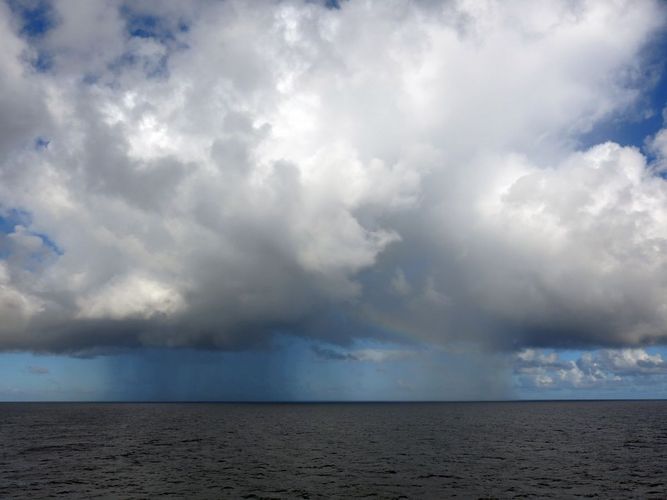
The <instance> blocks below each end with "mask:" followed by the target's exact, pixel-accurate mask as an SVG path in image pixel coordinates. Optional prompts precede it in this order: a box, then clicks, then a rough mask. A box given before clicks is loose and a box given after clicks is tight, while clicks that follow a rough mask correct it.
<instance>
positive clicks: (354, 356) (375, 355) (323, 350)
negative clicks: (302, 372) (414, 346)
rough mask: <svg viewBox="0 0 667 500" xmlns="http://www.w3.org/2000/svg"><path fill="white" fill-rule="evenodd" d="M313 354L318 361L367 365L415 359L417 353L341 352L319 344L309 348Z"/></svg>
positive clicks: (375, 350) (398, 351) (385, 351)
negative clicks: (363, 362) (350, 362)
mask: <svg viewBox="0 0 667 500" xmlns="http://www.w3.org/2000/svg"><path fill="white" fill-rule="evenodd" d="M311 350H312V351H313V353H314V354H315V355H316V356H317V357H318V358H320V359H323V360H327V361H365V362H369V363H384V362H387V361H397V360H400V359H407V358H412V357H415V356H416V355H417V354H418V353H417V351H414V350H407V349H370V348H369V349H356V350H352V351H341V350H339V349H332V348H329V347H323V346H321V345H319V344H315V345H313V346H311Z"/></svg>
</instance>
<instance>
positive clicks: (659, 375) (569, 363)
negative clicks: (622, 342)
mask: <svg viewBox="0 0 667 500" xmlns="http://www.w3.org/2000/svg"><path fill="white" fill-rule="evenodd" d="M514 372H515V375H516V376H517V377H518V378H519V385H522V386H524V387H529V388H530V387H539V388H549V389H559V388H561V389H562V388H577V389H581V388H601V387H602V388H605V387H606V388H609V387H619V386H621V387H622V386H628V385H632V384H633V383H636V382H638V381H641V382H642V384H643V385H646V384H650V383H658V382H664V381H666V380H667V362H666V361H665V360H664V359H663V358H662V355H660V354H649V353H648V352H646V350H644V349H640V348H634V349H602V350H599V351H593V352H586V353H583V354H581V355H580V356H579V358H577V359H575V360H563V359H561V356H560V355H558V354H557V353H555V352H550V353H545V352H542V351H536V350H533V349H527V350H523V351H521V352H519V353H517V355H516V357H515V361H514Z"/></svg>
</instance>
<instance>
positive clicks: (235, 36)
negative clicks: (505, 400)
mask: <svg viewBox="0 0 667 500" xmlns="http://www.w3.org/2000/svg"><path fill="white" fill-rule="evenodd" d="M338 7H339V8H335V9H331V8H326V6H324V5H322V4H319V3H308V2H296V1H294V2H289V1H286V2H260V3H256V4H253V5H252V6H250V5H249V4H248V3H245V2H235V1H229V2H218V3H209V2H187V3H184V2H142V3H141V4H140V5H137V6H132V7H128V6H127V5H126V4H125V3H122V2H103V3H102V2H74V1H71V0H61V1H58V2H54V3H53V5H52V8H50V9H49V19H51V20H52V22H49V24H48V29H47V28H45V29H44V30H43V32H42V33H40V35H39V36H32V35H30V34H29V33H26V32H24V31H22V30H23V28H22V26H23V24H22V23H23V21H22V20H21V19H19V17H20V13H17V12H16V11H13V10H11V9H9V8H8V7H7V6H6V5H4V4H3V5H2V6H0V22H1V23H2V25H3V29H2V30H0V42H1V43H2V46H3V48H4V50H3V52H2V54H0V82H1V83H2V86H3V87H2V88H3V92H2V96H0V117H2V118H0V132H3V133H0V154H1V155H2V157H1V161H2V163H1V164H0V216H2V217H3V220H5V219H7V218H8V217H9V214H11V213H19V212H20V213H25V214H28V217H27V218H26V219H25V220H24V221H22V222H20V223H16V224H13V225H12V227H9V226H7V227H5V226H4V225H3V226H2V229H1V230H2V234H1V235H0V317H1V318H2V322H1V324H0V349H5V350H13V349H18V350H33V351H42V352H46V351H50V352H69V353H78V354H80V355H84V354H85V353H98V352H104V351H105V350H113V349H125V348H133V347H137V346H146V345H149V346H167V347H186V346H190V347H197V348H202V349H224V350H234V349H245V348H259V347H267V346H270V338H271V336H272V335H273V334H274V333H275V332H281V331H282V332H284V331H289V332H291V333H294V334H296V335H300V336H303V337H308V338H309V339H313V340H314V341H322V342H324V343H327V344H328V345H333V346H341V347H340V350H337V349H338V347H335V348H328V347H326V348H325V347H318V348H314V349H315V351H314V352H315V354H317V355H318V356H320V357H321V358H327V356H328V359H334V358H335V357H336V356H343V357H345V359H352V358H355V359H357V360H362V361H364V360H367V361H377V360H381V359H385V358H384V357H383V356H385V355H381V354H378V353H371V352H370V351H366V352H363V353H361V352H356V351H354V352H352V351H349V352H348V351H344V350H343V349H345V346H348V345H349V344H350V340H351V339H352V338H354V337H372V336H375V337H383V336H384V337H387V338H388V337H392V338H393V340H395V341H397V340H402V341H404V342H405V343H407V344H410V343H413V344H414V343H420V342H427V343H432V344H441V345H447V346H449V345H456V346H461V345H463V344H470V343H472V344H475V345H477V346H482V348H484V349H491V350H497V349H500V350H517V349H521V348H523V347H526V346H539V347H581V346H617V347H623V346H639V345H644V344H649V343H656V342H664V341H665V340H666V332H665V328H664V325H665V324H666V321H667V307H666V306H665V302H664V300H665V299H664V297H666V296H667V285H666V283H667V279H666V277H667V274H666V273H665V269H667V266H666V265H665V264H666V260H665V259H666V258H667V257H665V255H667V252H666V250H667V242H666V241H667V240H665V234H667V233H666V232H665V227H666V226H665V224H667V222H666V221H667V190H666V188H665V181H664V180H663V179H662V178H661V177H660V176H658V175H656V173H657V170H659V165H661V164H662V163H661V162H662V161H663V160H662V159H663V158H664V157H665V155H664V154H663V153H662V152H663V151H664V150H665V149H666V148H664V147H663V146H664V144H665V143H667V142H665V141H663V135H664V133H663V132H660V133H659V134H658V135H657V136H656V138H655V139H654V140H653V141H652V143H651V144H652V147H653V149H654V156H655V157H656V160H655V163H651V164H648V163H647V158H646V157H644V156H643V154H642V153H640V152H639V151H637V150H636V149H634V148H629V147H623V146H620V145H618V144H615V143H606V144H600V145H597V146H594V147H592V148H590V149H587V150H585V151H579V150H578V149H577V147H576V144H578V142H579V139H580V137H581V136H582V135H583V134H586V133H588V132H589V131H590V130H591V129H592V128H593V127H595V126H597V125H599V124H601V123H605V121H607V120H615V119H618V118H619V117H620V116H623V113H629V112H632V111H633V110H635V106H636V105H637V103H638V102H639V101H640V100H641V99H640V97H639V96H640V92H641V91H642V90H643V89H644V88H645V86H646V82H645V81H643V80H642V79H641V77H640V76H637V75H642V74H643V73H642V70H643V69H644V68H643V66H642V65H643V61H644V59H646V58H645V57H644V54H643V51H644V48H645V47H646V46H647V43H649V42H650V41H651V40H652V39H653V38H654V37H655V36H656V35H657V34H658V33H660V32H661V30H663V29H664V21H665V11H664V6H663V5H662V4H659V3H653V2H643V3H640V4H636V3H632V4H631V3H624V2H618V3H613V4H611V3H603V2H599V3H590V4H581V5H579V4H577V5H574V4H572V3H569V2H551V3H544V4H539V5H538V3H530V4H525V3H518V2H517V3H515V2H502V3H501V2H498V3H494V2H490V3H485V4H477V5H475V4H465V3H460V4H459V3H451V4H447V5H446V6H442V5H441V4H440V3H437V2H433V3H431V2H424V3H414V2H407V1H405V2H403V1H398V2H391V3H387V2H379V1H378V2H356V1H349V2H343V3H340V4H339V5H338ZM17 16H19V17H17ZM379 40H382V46H383V50H382V51H378V45H379V42H378V41H379ZM40 54H48V56H49V61H50V64H49V67H48V68H41V69H40V68H37V67H35V65H34V64H33V62H34V60H35V58H38V57H39V55H40ZM507 54H512V57H511V58H508V57H507ZM17 117H18V118H17ZM397 356H398V354H397ZM526 362H527V361H526ZM642 362H643V363H649V364H650V363H652V362H653V361H650V360H644V361H642ZM638 366H639V365H638ZM525 368H526V369H528V368H531V367H529V366H525ZM532 368H535V367H532ZM557 368H558V367H557V366H551V367H550V368H549V369H550V370H555V369H557ZM645 369H646V370H649V369H654V370H657V369H658V367H655V366H650V367H649V366H648V365H647V366H646V367H645Z"/></svg>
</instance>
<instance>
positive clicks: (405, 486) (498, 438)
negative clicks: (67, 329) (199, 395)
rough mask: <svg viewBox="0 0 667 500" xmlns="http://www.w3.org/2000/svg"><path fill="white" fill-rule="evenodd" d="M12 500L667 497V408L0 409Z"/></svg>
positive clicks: (1, 482)
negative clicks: (100, 499) (58, 498)
mask: <svg viewBox="0 0 667 500" xmlns="http://www.w3.org/2000/svg"><path fill="white" fill-rule="evenodd" d="M0 422H1V428H0V444H1V445H2V446H1V451H0V498H22V497H30V498H39V497H46V496H49V495H64V496H68V497H72V496H82V497H94V496H97V495H100V496H105V497H116V498H117V497H124V498H127V497H151V498H152V497H156V496H167V497H168V496H173V497H179V498H182V497H189V498H193V497H196V498H220V497H231V498H241V497H246V498H255V497H270V498H294V497H297V498H318V497H331V496H338V497H361V496H378V497H383V498H392V497H394V498H396V497H409V498H449V497H454V496H460V497H464V498H471V497H472V498H475V497H501V498H511V497H521V496H525V495H528V496H532V495H536V496H539V497H548V496H551V497H556V498H564V497H565V498H570V497H576V496H601V497H614V498H618V497H627V496H633V497H640V498H646V497H656V498H667V473H666V472H665V471H666V470H667V402H660V401H653V402H648V401H645V402H547V403H442V404H283V405H265V404H261V405H252V404H249V405H236V404H233V405H232V404H210V405H209V404H0Z"/></svg>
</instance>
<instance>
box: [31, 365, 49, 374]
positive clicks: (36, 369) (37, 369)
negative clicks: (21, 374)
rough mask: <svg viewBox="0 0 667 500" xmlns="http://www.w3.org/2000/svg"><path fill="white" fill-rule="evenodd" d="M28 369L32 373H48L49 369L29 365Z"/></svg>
mask: <svg viewBox="0 0 667 500" xmlns="http://www.w3.org/2000/svg"><path fill="white" fill-rule="evenodd" d="M28 371H29V372H30V373H32V374H33V375H48V374H49V373H50V372H49V369H48V368H46V367H44V366H29V367H28Z"/></svg>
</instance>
